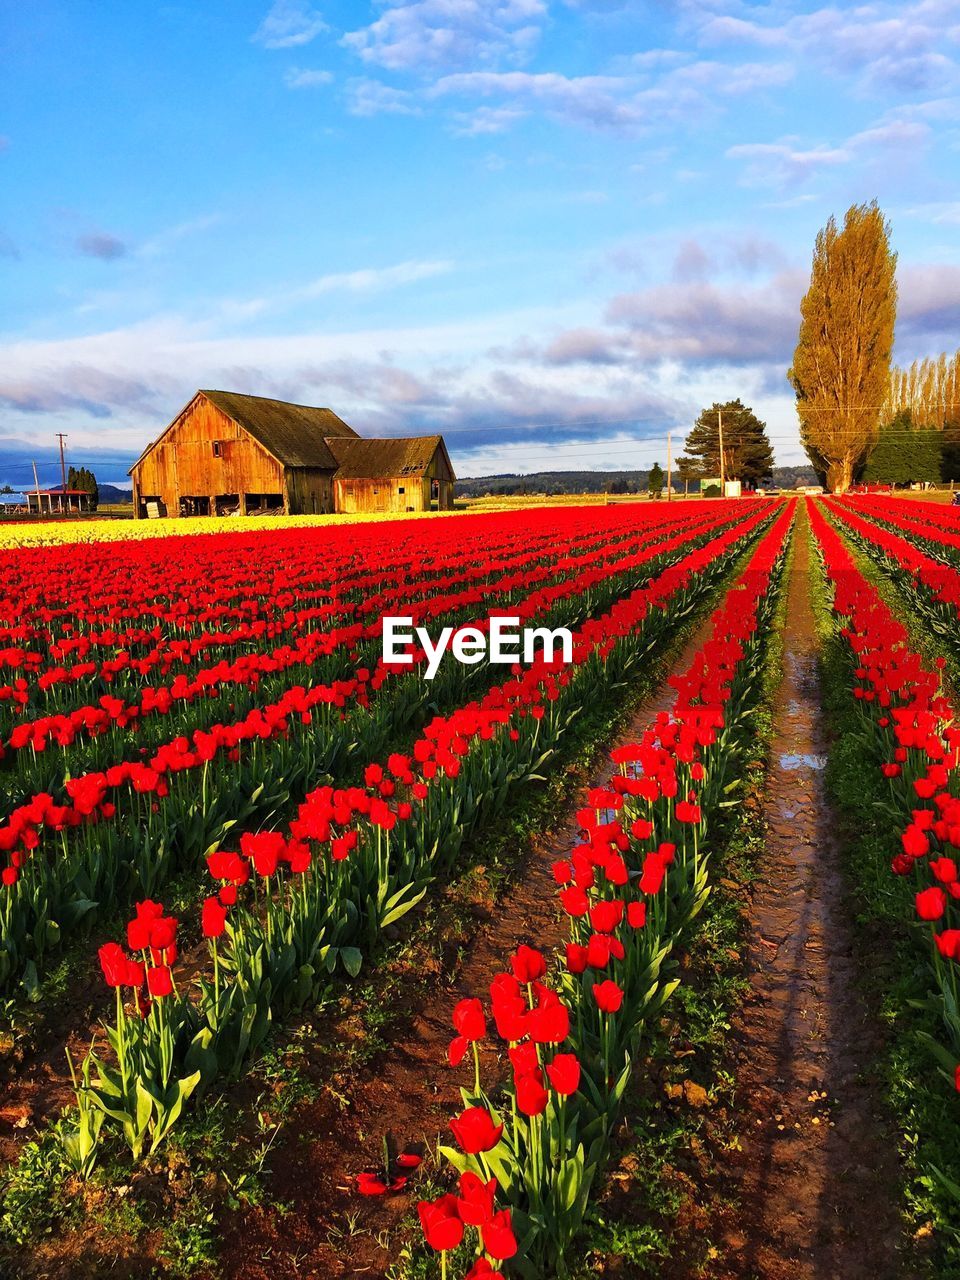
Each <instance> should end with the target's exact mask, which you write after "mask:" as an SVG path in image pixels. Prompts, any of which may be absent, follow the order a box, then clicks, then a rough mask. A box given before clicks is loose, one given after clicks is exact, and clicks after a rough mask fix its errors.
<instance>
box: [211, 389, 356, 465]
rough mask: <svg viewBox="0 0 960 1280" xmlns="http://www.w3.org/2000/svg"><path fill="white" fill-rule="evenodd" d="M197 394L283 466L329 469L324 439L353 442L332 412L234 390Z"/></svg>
mask: <svg viewBox="0 0 960 1280" xmlns="http://www.w3.org/2000/svg"><path fill="white" fill-rule="evenodd" d="M200 394H201V395H203V396H206V397H207V399H208V400H210V401H211V402H212V403H213V404H215V405H216V406H217V408H218V409H220V410H221V412H223V413H225V414H226V415H227V417H228V418H232V419H233V420H234V422H239V424H240V426H241V427H243V428H244V430H245V431H249V432H250V434H251V435H252V436H253V437H254V439H255V440H257V441H259V443H260V444H262V445H263V447H264V448H265V449H266V450H267V452H268V453H271V454H272V455H273V456H274V457H275V458H276V459H277V461H278V462H280V463H282V464H283V465H284V466H285V467H322V468H323V469H324V470H332V469H333V468H334V467H335V466H336V465H337V464H336V460H335V456H334V454H333V453H332V452H331V450H330V447H329V445H328V444H327V440H328V439H329V438H332V437H346V438H347V439H354V440H355V439H357V433H356V432H355V431H354V429H353V427H348V426H347V424H346V423H345V422H344V420H343V419H342V418H340V417H338V416H337V414H335V413H334V412H333V410H332V409H315V408H313V407H312V406H311V405H306V404H289V403H288V402H287V401H286V400H269V399H267V397H265V396H247V395H241V394H240V393H239V392H237V391H205V390H202V391H201V392H200Z"/></svg>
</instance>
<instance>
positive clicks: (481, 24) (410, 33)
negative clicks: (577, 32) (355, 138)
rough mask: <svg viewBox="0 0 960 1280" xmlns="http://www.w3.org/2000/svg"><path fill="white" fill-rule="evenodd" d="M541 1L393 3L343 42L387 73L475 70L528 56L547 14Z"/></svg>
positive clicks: (346, 36) (426, 0) (452, 0)
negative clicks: (499, 59) (384, 69)
mask: <svg viewBox="0 0 960 1280" xmlns="http://www.w3.org/2000/svg"><path fill="white" fill-rule="evenodd" d="M546 12H547V7H546V4H545V3H544V0H416V2H415V3H411V4H404V3H392V4H389V7H387V9H386V12H385V13H384V14H383V16H382V17H380V18H378V19H377V21H376V22H373V23H371V24H370V25H369V26H367V27H363V28H361V29H360V30H357V31H352V32H349V33H348V34H347V35H345V36H344V37H343V44H344V45H345V46H346V47H347V48H348V49H352V50H353V52H354V53H356V54H358V55H359V57H360V58H362V59H363V61H364V62H366V63H369V64H371V65H375V66H379V67H384V68H386V69H387V70H388V71H411V70H412V71H421V70H429V69H441V68H451V67H460V66H475V65H477V64H480V65H483V64H485V63H490V62H492V61H494V60H495V59H498V58H501V57H506V58H509V59H511V60H514V61H519V60H523V59H525V58H526V57H528V56H529V54H530V53H531V52H532V50H533V48H534V46H535V45H536V43H537V40H538V39H539V35H540V26H539V23H540V22H541V21H542V19H543V18H544V17H545V16H546Z"/></svg>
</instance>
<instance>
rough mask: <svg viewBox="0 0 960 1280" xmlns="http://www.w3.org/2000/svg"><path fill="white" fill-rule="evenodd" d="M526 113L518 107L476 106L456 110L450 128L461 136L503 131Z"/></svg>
mask: <svg viewBox="0 0 960 1280" xmlns="http://www.w3.org/2000/svg"><path fill="white" fill-rule="evenodd" d="M527 114H528V113H527V112H526V111H523V110H522V109H521V108H520V107H477V108H476V110H475V111H458V112H456V114H455V115H454V118H453V126H452V128H453V132H454V133H455V134H457V135H458V136H459V137H462V138H474V137H477V136H479V135H482V134H490V133H504V132H505V131H506V130H507V129H509V128H511V126H513V125H515V124H516V123H517V122H518V121H519V120H522V119H523V118H524V116H526V115H527Z"/></svg>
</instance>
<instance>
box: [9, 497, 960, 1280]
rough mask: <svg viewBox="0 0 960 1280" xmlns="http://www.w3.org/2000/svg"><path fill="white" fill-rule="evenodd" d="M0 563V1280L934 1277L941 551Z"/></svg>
mask: <svg viewBox="0 0 960 1280" xmlns="http://www.w3.org/2000/svg"><path fill="white" fill-rule="evenodd" d="M216 527H217V528H218V529H219V528H222V526H216ZM0 562H2V570H3V572H2V578H0V630H2V634H0V879H2V884H0V988H2V989H0V1000H2V1006H0V1048H2V1054H0V1063H2V1073H3V1080H2V1088H3V1104H2V1106H0V1144H2V1145H0V1156H2V1160H3V1162H4V1172H3V1177H2V1181H0V1201H2V1203H0V1272H2V1274H4V1275H6V1274H10V1275H17V1276H30V1277H41V1276H48V1277H56V1278H57V1280H72V1278H73V1277H81V1278H83V1280H87V1278H93V1277H100V1276H103V1277H106V1276H111V1277H112V1276H119V1277H129V1278H131V1280H132V1278H133V1277H141V1276H158V1277H164V1276H171V1277H181V1276H182V1277H186V1276H196V1277H199V1278H201V1280H204V1278H212V1277H231V1278H232V1277H242V1278H243V1280H265V1278H266V1277H274V1276H276V1277H287V1276H291V1277H301V1276H302V1277H346V1276H359V1275H364V1276H382V1277H388V1276H389V1277H391V1278H392V1280H419V1278H424V1280H425V1278H428V1277H444V1278H446V1277H449V1278H450V1280H463V1278H464V1277H469V1280H477V1278H479V1277H489V1278H490V1280H497V1277H502V1278H505V1280H509V1278H510V1277H517V1278H518V1280H541V1278H547V1277H571V1278H577V1277H586V1276H591V1275H610V1276H614V1275H616V1276H670V1277H679V1278H680V1280H693V1278H694V1277H708V1278H712V1280H733V1278H734V1277H743V1278H744V1280H748V1278H750V1277H763V1278H764V1280H785V1278H786V1277H787V1276H790V1277H791V1280H793V1278H794V1277H797V1276H799V1277H801V1278H805V1277H810V1278H811V1280H814V1278H817V1280H827V1278H828V1277H831V1278H832V1277H839V1278H840V1280H859V1277H861V1276H868V1275H869V1276H871V1277H872V1280H884V1277H888V1276H889V1277H895V1276H897V1277H914V1276H916V1277H946V1276H960V992H958V985H960V984H958V976H957V974H958V966H960V870H958V866H960V852H958V851H960V719H958V716H957V715H956V713H955V710H954V708H955V706H956V705H957V699H958V697H960V509H958V508H950V507H947V506H945V505H941V504H937V503H933V502H927V501H920V500H918V501H906V500H904V499H901V498H896V497H893V496H881V495H862V496H861V495H850V496H846V497H843V498H822V499H820V498H817V499H808V498H802V499H799V500H798V499H795V498H791V499H770V498H755V497H749V498H746V497H745V498H743V499H740V500H720V499H716V500H711V501H705V500H690V501H677V502H671V503H667V502H664V501H660V502H625V503H622V504H619V505H610V506H598V505H592V506H588V505H584V506H577V505H570V506H556V507H550V506H540V507H530V508H522V509H518V510H513V511H504V512H499V513H494V514H483V515H476V514H473V515H457V516H450V517H444V518H440V517H437V518H425V519H417V520H396V521H392V522H368V523H358V524H351V523H342V524H328V523H325V524H318V525H316V526H313V527H310V526H304V525H302V524H301V525H300V526H299V527H285V526H284V523H283V521H282V520H278V522H277V526H276V528H272V529H269V530H262V531H256V532H251V531H247V532H242V531H237V532H232V531H231V532H226V533H225V532H219V531H218V532H211V533H194V532H190V533H188V534H184V535H182V536H178V537H160V538H149V537H148V538H142V539H130V540H123V539H117V540H113V541H110V542H89V543H80V542H77V543H74V544H72V545H66V544H64V545H45V546H35V547H29V546H23V547H19V548H13V547H9V548H7V549H3V550H0ZM507 618H509V619H511V620H513V621H514V622H515V623H517V624H518V625H519V626H520V627H522V628H524V629H527V631H529V632H534V633H535V634H537V635H543V634H545V633H548V632H551V633H552V632H558V633H563V634H564V635H566V636H567V637H568V639H569V647H568V649H566V650H565V651H563V652H561V651H559V650H555V651H554V652H552V653H550V652H547V651H544V652H543V653H542V654H539V655H538V654H536V653H532V654H531V653H527V652H523V653H522V654H521V653H518V654H517V655H515V656H514V657H513V658H512V659H509V660H507V661H498V660H497V659H496V658H495V657H491V656H490V655H491V654H492V653H493V648H492V647H491V648H490V650H489V651H487V650H486V649H483V646H484V645H485V644H486V643H487V642H488V641H489V643H490V645H491V646H493V643H494V640H495V638H496V634H497V628H498V627H499V625H500V622H501V620H503V619H507ZM386 619H393V620H396V619H400V620H402V621H404V623H405V625H406V630H407V632H409V633H410V639H409V640H407V641H404V642H403V643H402V645H401V648H402V653H400V654H399V655H398V654H397V653H396V652H394V653H388V652H386V651H385V634H386V626H387V624H386V621H385V620H386ZM432 637H440V638H441V639H442V641H443V645H439V644H438V645H437V647H436V649H435V650H434V649H433V648H432V644H433V641H432V639H431V638H432ZM468 639H469V643H470V644H472V645H473V646H474V648H473V650H472V651H470V650H469V649H468V647H467V645H466V644H465V643H463V644H462V643H461V642H462V641H466V640H468ZM443 646H446V647H443ZM481 649H483V652H481ZM465 653H466V654H468V655H470V656H462V655H463V654H465ZM457 655H461V656H460V657H459V660H458V656H457Z"/></svg>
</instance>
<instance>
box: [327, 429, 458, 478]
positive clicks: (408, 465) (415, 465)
mask: <svg viewBox="0 0 960 1280" xmlns="http://www.w3.org/2000/svg"><path fill="white" fill-rule="evenodd" d="M326 443H327V446H328V447H329V449H330V452H331V453H332V454H333V456H334V457H335V458H336V460H337V462H338V464H339V466H338V469H337V474H336V479H337V480H353V479H358V480H359V479H367V480H375V479H378V478H379V477H381V476H383V477H387V476H422V475H423V474H424V472H425V471H426V470H427V468H428V467H429V466H430V463H431V462H432V461H433V456H434V454H435V453H436V452H437V449H438V448H442V446H443V437H442V436H394V437H392V438H390V439H383V440H361V439H360V438H359V437H357V438H356V439H353V440H351V439H345V438H343V437H340V438H339V439H328V440H327V442H326Z"/></svg>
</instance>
